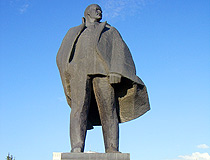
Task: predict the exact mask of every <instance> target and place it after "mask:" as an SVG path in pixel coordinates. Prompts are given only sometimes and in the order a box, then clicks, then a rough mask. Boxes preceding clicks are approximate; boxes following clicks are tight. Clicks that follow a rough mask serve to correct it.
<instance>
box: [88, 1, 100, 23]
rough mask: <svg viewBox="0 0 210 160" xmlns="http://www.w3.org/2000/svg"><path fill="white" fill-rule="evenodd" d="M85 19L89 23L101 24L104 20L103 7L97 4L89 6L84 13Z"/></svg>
mask: <svg viewBox="0 0 210 160" xmlns="http://www.w3.org/2000/svg"><path fill="white" fill-rule="evenodd" d="M84 16H85V19H86V20H87V21H89V22H99V21H100V20H101V19H102V10H101V7H100V6H99V5H97V4H91V5H89V6H88V7H87V8H86V9H85V12H84Z"/></svg>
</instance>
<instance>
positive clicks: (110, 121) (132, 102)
mask: <svg viewBox="0 0 210 160" xmlns="http://www.w3.org/2000/svg"><path fill="white" fill-rule="evenodd" d="M84 16H85V18H83V23H82V24H81V25H79V26H77V27H74V28H71V29H70V30H69V31H68V32H67V34H66V36H65V37H64V39H63V42H62V44H61V47H60V49H59V51H58V54H57V58H56V61H57V65H58V68H59V71H60V76H61V80H62V84H63V88H64V92H65V96H66V99H67V102H68V104H69V106H70V107H71V114H70V140H71V152H83V151H84V144H85V137H86V132H87V130H88V129H92V128H93V126H96V125H102V130H103V136H104V144H105V151H106V153H115V152H116V153H117V152H119V123H122V122H126V121H130V120H132V119H135V118H137V117H139V116H141V115H143V114H144V113H146V112H147V111H148V110H149V109H150V106H149V100H148V94H147V91H146V86H145V85H144V83H143V82H142V80H141V79H140V78H139V77H137V76H136V70H135V65H134V62H133V59H132V56H131V53H130V51H129V49H128V47H127V45H126V44H125V42H124V41H123V39H122V37H121V36H120V34H119V32H118V31H117V30H116V29H115V28H114V27H112V26H110V25H109V24H107V22H100V20H101V19H102V10H101V7H100V6H99V5H97V4H92V5H89V6H88V7H87V8H86V10H85V12H84Z"/></svg>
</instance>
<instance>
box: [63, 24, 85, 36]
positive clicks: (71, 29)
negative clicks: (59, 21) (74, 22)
mask: <svg viewBox="0 0 210 160" xmlns="http://www.w3.org/2000/svg"><path fill="white" fill-rule="evenodd" d="M84 26H85V25H84V24H80V25H78V26H75V27H72V28H70V29H69V30H68V32H67V33H69V34H70V33H77V32H79V31H81V30H82V29H83V28H84Z"/></svg>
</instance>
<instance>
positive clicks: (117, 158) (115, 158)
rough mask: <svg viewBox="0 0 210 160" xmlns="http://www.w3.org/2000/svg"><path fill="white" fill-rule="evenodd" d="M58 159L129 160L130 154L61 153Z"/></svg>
mask: <svg viewBox="0 0 210 160" xmlns="http://www.w3.org/2000/svg"><path fill="white" fill-rule="evenodd" d="M60 158H61V159H60V160H130V154H129V153H61V156H60ZM56 160H58V159H56Z"/></svg>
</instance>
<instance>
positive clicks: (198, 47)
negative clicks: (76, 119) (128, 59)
mask: <svg viewBox="0 0 210 160" xmlns="http://www.w3.org/2000/svg"><path fill="white" fill-rule="evenodd" d="M92 3H98V4H99V5H100V6H101V7H102V10H103V19H102V21H108V23H109V24H111V25H112V26H114V27H116V28H117V29H118V30H119V32H120V33H121V35H122V37H123V39H124V40H125V42H126V43H127V45H128V46H129V48H130V50H131V53H132V55H133V58H134V61H135V64H136V69H137V74H138V76H139V77H141V78H142V80H143V81H144V82H145V84H146V86H147V88H148V93H149V98H150V104H151V110H150V111H149V112H148V113H146V114H145V115H143V116H142V117H140V118H138V119H136V120H133V121H130V122H127V123H124V124H121V125H120V151H121V152H124V153H130V154H131V160H140V159H144V160H195V159H196V158H197V159H198V160H209V159H210V147H209V146H210V127H209V124H210V98H209V97H210V1H208V0H193V1H192V0H185V1H182V0H172V1H168V0H161V1H160V0H118V1H116V0H115V1H114V0H106V1H102V0H98V1H96V0H85V1H82V0H77V1H69V0H62V1H59V0H51V1H49V0H46V1H41V0H1V1H0V24H1V29H0V34H1V36H0V54H1V59H0V65H1V66H0V75H1V82H0V88H1V89H0V159H1V160H3V159H4V158H5V157H6V155H7V154H8V152H10V153H11V154H13V155H14V156H15V157H16V160H28V159H30V160H37V159H39V160H42V159H43V160H44V159H52V153H53V152H68V151H70V145H69V114H70V108H69V106H68V105H67V103H66V101H65V97H64V93H63V88H62V84H61V80H60V76H59V72H58V69H57V66H56V62H55V58H56V54H57V51H58V49H59V47H60V44H61V42H62V39H63V37H64V36H65V34H66V32H67V30H68V29H69V28H71V27H74V26H77V25H79V24H81V22H82V19H81V18H82V16H83V12H84V10H85V8H86V7H87V6H88V5H89V4H92ZM89 150H92V151H96V152H104V146H103V138H102V134H101V127H96V128H95V129H94V130H92V131H89V132H88V135H87V138H86V151H89ZM202 157H203V158H202Z"/></svg>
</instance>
